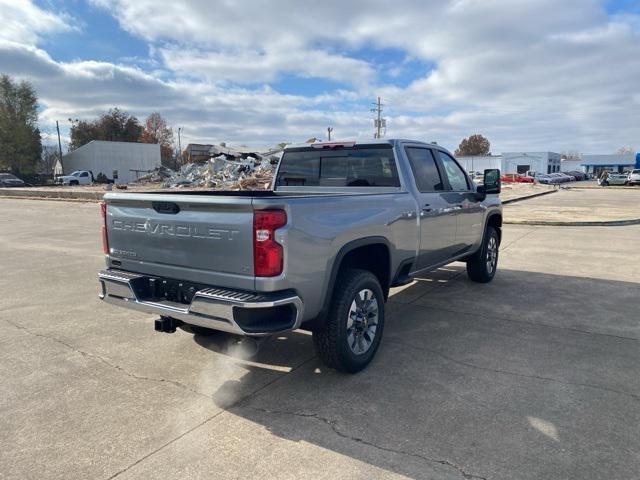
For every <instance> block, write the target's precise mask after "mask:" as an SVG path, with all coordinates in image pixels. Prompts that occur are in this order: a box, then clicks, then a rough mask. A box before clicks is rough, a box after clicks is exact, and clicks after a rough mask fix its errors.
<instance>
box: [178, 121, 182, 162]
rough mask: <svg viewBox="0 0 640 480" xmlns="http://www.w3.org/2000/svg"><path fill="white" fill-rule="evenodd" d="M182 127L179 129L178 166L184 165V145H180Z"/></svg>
mask: <svg viewBox="0 0 640 480" xmlns="http://www.w3.org/2000/svg"><path fill="white" fill-rule="evenodd" d="M181 131H182V127H178V164H179V165H182V144H181V143H180V132H181Z"/></svg>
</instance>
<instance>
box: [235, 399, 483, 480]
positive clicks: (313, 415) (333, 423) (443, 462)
mask: <svg viewBox="0 0 640 480" xmlns="http://www.w3.org/2000/svg"><path fill="white" fill-rule="evenodd" d="M242 408H248V409H250V410H255V411H257V412H262V413H268V414H275V415H290V416H295V417H301V418H311V419H315V420H319V421H321V422H323V423H324V424H326V425H327V426H328V427H329V428H330V429H331V430H332V431H333V432H334V433H335V434H336V435H338V436H339V437H341V438H344V439H346V440H351V441H353V442H356V443H360V444H362V445H366V446H368V447H373V448H375V449H377V450H381V451H383V452H389V453H396V454H399V455H405V456H407V457H413V458H417V459H420V460H423V461H425V462H429V463H437V464H439V465H444V466H447V467H450V468H453V469H455V470H457V471H458V473H460V475H462V477H463V478H467V479H479V480H487V477H482V476H480V475H475V474H472V473H469V472H467V471H466V470H464V469H463V468H462V467H461V466H460V465H456V464H455V463H453V462H450V461H449V460H441V459H437V458H430V457H427V456H425V455H420V454H419V453H414V452H407V451H404V450H398V449H395V448H389V447H383V446H381V445H377V444H375V443H373V442H370V441H368V440H365V439H364V438H361V437H356V436H352V435H348V434H346V433H344V432H342V431H340V429H339V428H338V422H336V421H335V420H331V419H329V418H326V417H323V416H322V415H320V414H318V413H306V412H289V411H284V410H269V409H266V408H259V407H253V406H247V405H244V406H242Z"/></svg>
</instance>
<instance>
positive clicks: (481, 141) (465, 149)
mask: <svg viewBox="0 0 640 480" xmlns="http://www.w3.org/2000/svg"><path fill="white" fill-rule="evenodd" d="M490 148H491V143H490V142H489V140H488V139H487V138H485V137H483V136H482V135H480V134H475V135H471V136H470V137H469V138H464V139H462V141H461V142H460V145H458V149H457V150H456V152H455V155H456V157H470V156H473V155H491V152H490V150H489V149H490Z"/></svg>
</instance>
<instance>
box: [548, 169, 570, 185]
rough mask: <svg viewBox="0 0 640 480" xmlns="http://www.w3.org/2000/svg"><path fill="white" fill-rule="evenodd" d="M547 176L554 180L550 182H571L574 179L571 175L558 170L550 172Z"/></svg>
mask: <svg viewBox="0 0 640 480" xmlns="http://www.w3.org/2000/svg"><path fill="white" fill-rule="evenodd" d="M548 176H549V177H550V178H551V179H553V180H555V181H552V182H551V183H565V182H571V181H573V179H574V178H573V177H571V176H569V175H565V174H564V173H560V172H555V173H550V174H549V175H548Z"/></svg>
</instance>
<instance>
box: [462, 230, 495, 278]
mask: <svg viewBox="0 0 640 480" xmlns="http://www.w3.org/2000/svg"><path fill="white" fill-rule="evenodd" d="M499 247H500V237H499V236H498V231H497V230H496V229H495V228H494V227H492V226H488V227H487V230H486V231H485V234H484V239H483V241H482V246H481V247H480V250H478V252H477V253H475V254H474V255H473V256H472V257H471V258H469V260H467V275H468V276H469V278H470V279H471V280H473V281H474V282H478V283H488V282H490V281H491V280H493V277H494V276H495V274H496V270H497V268H498V250H499Z"/></svg>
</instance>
